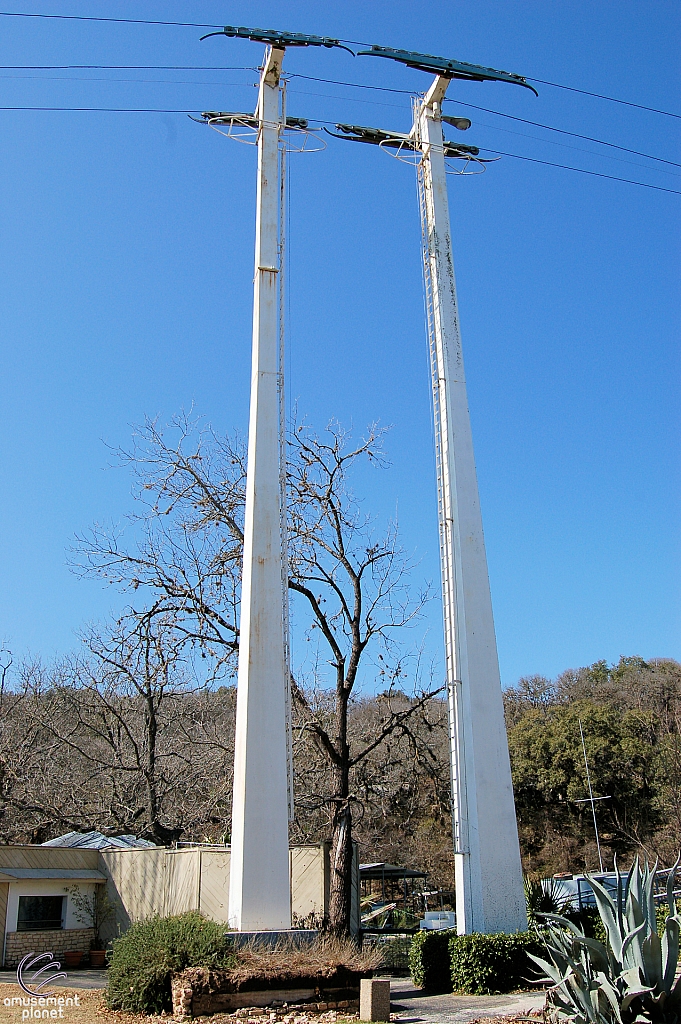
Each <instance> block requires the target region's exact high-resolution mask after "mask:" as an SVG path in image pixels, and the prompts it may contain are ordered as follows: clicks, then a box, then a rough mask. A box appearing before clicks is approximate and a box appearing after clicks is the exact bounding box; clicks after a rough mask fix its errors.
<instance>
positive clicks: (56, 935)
mask: <svg viewBox="0 0 681 1024" xmlns="http://www.w3.org/2000/svg"><path fill="white" fill-rule="evenodd" d="M94 937H95V930H94V928H60V929H59V930H58V931H57V930H56V931H50V932H42V931H39V932H7V938H6V943H5V967H17V966H18V964H19V963H20V962H21V960H22V959H23V958H24V957H25V956H26V955H27V954H28V953H52V955H53V956H54V957H56V958H57V959H59V954H60V953H66V952H67V951H68V950H71V949H80V950H82V951H83V953H87V952H88V950H89V949H90V943H91V942H92V940H93V939H94Z"/></svg>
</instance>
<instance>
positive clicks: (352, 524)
mask: <svg viewBox="0 0 681 1024" xmlns="http://www.w3.org/2000/svg"><path fill="white" fill-rule="evenodd" d="M381 440H382V432H381V431H378V430H377V429H376V428H373V429H371V430H370V431H369V433H368V435H367V437H366V438H364V439H363V440H362V441H361V442H360V443H359V444H358V445H354V446H353V445H350V444H349V443H348V442H349V438H348V436H347V435H346V434H345V432H344V431H343V430H342V429H341V428H340V427H338V426H337V425H331V426H330V427H329V428H328V429H327V432H326V435H325V438H324V439H320V438H318V437H317V436H316V435H315V434H313V433H312V432H311V431H309V430H307V429H305V428H304V427H298V429H297V430H296V431H295V433H294V435H293V439H292V442H291V448H292V451H293V458H291V459H290V462H289V472H288V480H289V512H290V523H291V527H290V529H291V544H290V552H289V554H290V563H289V573H290V575H289V587H290V588H291V590H292V591H293V592H294V593H295V594H297V595H299V596H300V597H301V598H302V599H303V600H304V602H305V604H306V606H307V608H308V610H309V612H310V613H311V624H310V630H311V631H316V633H317V635H318V636H320V637H321V643H322V645H323V646H324V648H325V650H326V654H327V659H328V665H329V668H330V677H331V678H330V679H329V680H328V683H330V686H328V689H329V690H330V691H331V695H332V696H331V699H330V700H329V701H328V702H327V707H326V708H323V710H322V714H320V713H319V711H318V710H316V709H315V708H314V706H313V704H312V703H311V702H310V701H309V700H308V699H307V698H306V697H305V695H304V693H303V691H302V689H301V688H300V687H298V688H296V689H295V691H294V693H295V696H296V698H297V703H298V705H299V715H300V716H301V718H302V730H303V732H305V733H306V734H308V735H309V736H310V737H311V738H312V739H313V741H314V744H315V745H316V747H317V749H318V750H319V752H320V753H321V754H322V755H323V757H324V758H325V760H326V765H327V770H328V784H327V786H326V787H325V789H326V792H325V793H323V794H318V799H319V798H320V797H321V799H323V800H324V802H325V803H326V806H327V807H328V809H329V819H330V820H329V826H330V832H331V899H330V918H331V926H332V928H333V929H334V930H336V931H338V932H347V931H348V929H349V926H350V900H351V884H350V883H351V866H352V818H353V804H358V803H359V802H360V795H359V793H358V791H357V789H356V787H355V785H353V781H354V780H353V771H354V769H356V768H357V766H358V765H360V764H362V763H364V762H366V761H367V759H368V758H369V757H370V755H371V754H372V753H373V752H374V751H375V750H377V749H378V748H379V747H381V745H382V744H384V743H385V741H386V740H387V739H388V738H389V737H391V736H392V735H394V734H395V733H398V734H407V733H408V732H409V726H410V722H411V720H412V719H413V718H414V717H415V716H417V715H418V714H419V713H420V712H422V711H423V710H424V708H425V707H426V706H427V705H428V703H429V702H430V701H431V700H432V698H433V696H434V695H435V694H436V693H439V692H440V688H439V687H436V688H435V689H433V690H429V691H428V692H426V693H422V694H420V696H419V697H418V698H417V699H415V700H412V701H407V702H406V703H405V702H404V701H401V700H397V701H396V700H395V699H393V693H392V691H393V689H395V688H397V689H401V687H402V686H403V684H404V683H405V682H406V681H407V679H408V677H409V675H410V668H411V664H410V663H411V662H412V661H414V659H413V656H412V657H411V658H410V657H409V656H408V655H405V652H404V647H403V645H402V643H400V642H399V641H398V640H397V638H396V636H395V633H396V632H397V631H399V630H402V629H403V628H404V627H406V626H408V625H409V624H410V623H413V622H414V621H415V620H416V618H417V617H418V615H419V613H420V611H421V609H422V608H423V605H424V603H425V601H426V600H427V598H428V593H427V591H422V592H416V593H414V591H413V587H412V581H411V570H412V565H411V563H410V560H409V558H408V557H406V556H405V555H404V553H403V552H402V551H401V550H400V548H399V547H398V545H397V530H396V527H395V525H394V524H390V525H389V527H388V529H387V531H386V532H385V533H383V534H382V535H377V534H376V532H375V528H374V523H373V521H372V520H371V518H370V517H368V516H367V515H365V514H364V513H363V512H362V510H361V507H360V505H359V503H358V501H357V500H356V498H355V497H354V495H353V493H352V491H351V489H350V486H349V479H348V475H349V473H350V471H351V470H352V469H353V468H354V466H355V465H356V464H357V462H358V461H359V460H361V459H367V460H370V461H373V462H375V463H378V464H379V465H382V464H383V453H382V448H381ZM367 652H371V657H372V658H373V660H369V656H368V655H367ZM362 666H364V681H366V682H369V683H370V685H372V686H374V685H375V683H376V682H382V683H383V685H384V687H385V688H386V690H387V697H386V700H385V701H384V703H383V706H382V708H381V714H379V715H378V716H376V717H375V718H374V720H373V721H372V722H371V725H372V728H371V729H368V730H366V731H365V732H364V734H362V733H360V734H359V735H358V736H356V742H355V743H354V744H351V741H350V735H349V710H350V707H351V700H352V697H353V694H354V693H356V692H357V690H358V689H359V688H360V686H361V682H362V678H361V675H360V672H361V668H362ZM324 681H325V680H324V678H323V674H322V678H321V679H320V678H317V680H315V682H316V685H317V686H319V685H320V684H321V685H322V686H323V685H324ZM412 682H414V680H413V679H412ZM328 683H327V685H328ZM400 696H402V695H401V694H400ZM354 774H355V775H356V774H357V773H356V772H355V773H354ZM309 800H310V796H308V801H309Z"/></svg>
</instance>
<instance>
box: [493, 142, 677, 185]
mask: <svg viewBox="0 0 681 1024" xmlns="http://www.w3.org/2000/svg"><path fill="white" fill-rule="evenodd" d="M481 148H482V147H481ZM484 152H485V153H495V154H496V155H497V156H508V157H511V158H512V159H513V160H527V161H529V163H531V164H544V166H545V167H560V168H561V169H562V170H564V171H577V172H578V173H579V174H591V175H592V176H593V177H595V178H608V179H609V180H610V181H624V182H626V183H627V184H628V185H640V186H641V187H642V188H654V189H655V190H656V191H657V192H671V194H672V195H675V196H681V190H679V189H675V188H664V186H662V185H650V184H649V183H648V182H646V181H634V180H633V179H632V178H619V177H617V176H616V175H614V174H603V173H602V172H601V171H587V170H586V168H584V167H571V166H570V165H569V164H556V163H554V162H553V161H552V160H538V159H537V158H536V157H533V156H521V155H520V154H519V153H504V152H503V151H502V150H500V149H488V147H487V146H485V147H484Z"/></svg>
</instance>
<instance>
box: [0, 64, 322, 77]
mask: <svg viewBox="0 0 681 1024" xmlns="http://www.w3.org/2000/svg"><path fill="white" fill-rule="evenodd" d="M0 71H253V72H255V73H256V74H257V73H258V68H245V67H242V68H223V67H220V68H215V67H207V66H206V65H204V64H0ZM300 77H302V78H304V77H305V76H304V75H302V76H300Z"/></svg>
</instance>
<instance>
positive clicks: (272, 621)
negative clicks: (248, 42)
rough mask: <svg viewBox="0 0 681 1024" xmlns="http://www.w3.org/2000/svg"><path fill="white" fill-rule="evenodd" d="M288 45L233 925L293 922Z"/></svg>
mask: <svg viewBox="0 0 681 1024" xmlns="http://www.w3.org/2000/svg"><path fill="white" fill-rule="evenodd" d="M283 57H284V49H283V47H282V48H278V47H276V46H268V47H267V50H266V51H265V60H264V62H263V68H262V72H261V75H260V93H259V99H258V107H257V109H256V118H257V120H258V122H259V124H258V190H257V217H256V237H255V278H254V296H253V363H252V376H251V409H250V421H249V428H248V471H247V478H246V515H245V527H244V561H243V578H242V590H241V624H240V630H241V631H240V639H239V672H238V688H237V711H236V736H235V750H234V797H233V803H232V837H231V864H230V879H229V915H228V916H229V924H230V926H231V927H232V928H236V929H237V930H238V931H270V930H271V931H278V930H284V929H289V928H290V927H291V894H290V881H289V877H290V876H289V848H288V817H289V810H288V809H289V806H290V795H291V794H290V784H289V768H288V764H287V761H288V760H289V757H288V755H289V751H288V737H289V727H290V725H289V722H290V719H289V714H288V709H287V703H288V701H287V695H288V691H289V670H288V663H287V654H288V651H287V648H288V637H287V636H286V632H287V623H288V616H287V603H286V602H287V598H286V592H285V591H286V566H285V551H286V544H285V534H284V530H283V524H284V521H285V489H284V487H283V486H282V465H281V462H282V459H283V457H284V456H283V450H282V447H283V446H282V414H283V399H282V392H283V369H284V367H283V353H282V342H283V339H282V335H281V333H280V324H281V318H282V316H283V309H282V308H281V305H282V304H281V290H280V279H281V273H282V264H283V223H282V210H283V192H282V175H283V162H282V153H281V145H280V140H281V134H282V131H283V126H284V124H285V122H284V120H283V118H284V112H283V110H282V97H281V86H280V77H281V65H282V61H283Z"/></svg>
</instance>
